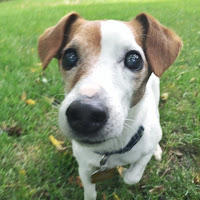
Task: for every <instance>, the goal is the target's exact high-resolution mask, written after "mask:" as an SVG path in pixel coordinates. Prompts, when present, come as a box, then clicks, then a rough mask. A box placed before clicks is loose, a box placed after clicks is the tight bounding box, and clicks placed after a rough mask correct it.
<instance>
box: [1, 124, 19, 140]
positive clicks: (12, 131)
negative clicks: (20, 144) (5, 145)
mask: <svg viewBox="0 0 200 200" xmlns="http://www.w3.org/2000/svg"><path fill="white" fill-rule="evenodd" d="M3 130H4V131H5V132H7V133H8V135H9V136H18V137H19V136H21V135H22V128H21V127H20V126H12V127H10V128H5V129H3Z"/></svg>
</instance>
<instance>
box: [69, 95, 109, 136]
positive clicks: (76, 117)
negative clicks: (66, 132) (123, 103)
mask: <svg viewBox="0 0 200 200" xmlns="http://www.w3.org/2000/svg"><path fill="white" fill-rule="evenodd" d="M66 115H67V119H68V122H69V125H70V126H71V128H72V129H73V130H75V131H76V132H77V133H79V134H86V135H88V134H89V135H91V134H92V133H95V132H97V131H98V130H100V129H101V128H102V127H103V126H104V125H105V123H106V122H107V120H108V109H107V107H106V106H105V105H104V104H103V103H102V102H101V100H99V99H93V98H88V97H84V98H81V99H79V100H76V101H74V102H72V103H71V104H70V106H69V107H68V109H67V111H66Z"/></svg>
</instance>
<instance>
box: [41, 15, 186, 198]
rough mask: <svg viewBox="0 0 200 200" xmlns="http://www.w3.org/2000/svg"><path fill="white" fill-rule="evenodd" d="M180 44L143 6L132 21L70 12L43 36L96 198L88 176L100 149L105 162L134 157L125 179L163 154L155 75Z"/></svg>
mask: <svg viewBox="0 0 200 200" xmlns="http://www.w3.org/2000/svg"><path fill="white" fill-rule="evenodd" d="M181 46H182V43H181V40H180V39H179V38H178V36H176V34H175V33H173V32H172V31H170V30H168V29H167V28H165V27H163V26H162V25H161V24H160V23H159V22H157V21H156V20H155V19H154V18H153V17H151V16H149V15H146V14H140V15H138V16H137V17H136V18H135V19H133V20H132V21H131V22H119V21H113V20H108V21H94V22H89V21H86V20H84V19H83V18H81V17H80V16H79V15H78V14H76V13H71V14H69V15H67V16H65V17H64V18H63V19H62V20H61V21H60V22H59V23H58V24H57V25H56V26H54V27H51V28H50V29H48V30H47V31H46V32H45V33H44V34H43V35H42V36H41V37H40V40H39V48H38V49H39V55H40V58H41V60H42V63H43V66H44V68H45V67H46V66H47V65H48V63H49V62H50V60H51V59H52V58H53V57H56V58H58V60H59V65H60V70H61V72H62V74H63V77H64V80H65V83H66V89H65V91H66V97H65V99H64V101H63V102H62V105H61V108H60V112H59V123H60V127H61V130H62V132H63V133H64V134H65V135H67V136H68V137H69V138H71V139H72V145H73V153H74V156H75V157H76V159H77V161H78V164H79V174H80V177H81V180H82V182H83V185H84V196H85V199H86V200H89V199H96V191H95V184H93V183H91V176H92V174H93V173H94V172H95V171H96V170H97V169H98V168H99V167H102V165H101V166H100V161H101V160H102V155H106V160H105V161H104V163H103V167H104V168H107V169H110V168H113V167H117V166H124V165H126V164H131V165H130V168H129V169H128V170H124V172H123V178H124V181H125V182H126V183H127V184H135V183H137V182H138V181H139V180H140V179H141V177H142V175H143V172H144V169H145V167H146V165H147V163H148V162H149V160H150V159H151V157H152V155H153V154H154V155H155V156H156V158H157V159H161V154H162V150H161V148H160V146H159V141H160V139H161V137H162V130H161V127H160V122H159V111H158V104H159V96H160V94H159V93H160V92H159V78H158V77H157V76H161V75H162V73H163V72H164V71H165V70H166V69H167V68H168V67H169V66H170V65H171V64H172V63H173V62H174V60H175V59H176V57H177V55H178V52H179V50H180V48H181ZM152 72H153V73H154V74H156V75H157V76H155V75H154V74H153V73H152ZM140 132H143V134H141V133H140Z"/></svg>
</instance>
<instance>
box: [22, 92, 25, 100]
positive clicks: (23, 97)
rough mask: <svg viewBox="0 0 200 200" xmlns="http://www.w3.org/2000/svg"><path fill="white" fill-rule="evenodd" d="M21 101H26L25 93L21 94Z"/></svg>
mask: <svg viewBox="0 0 200 200" xmlns="http://www.w3.org/2000/svg"><path fill="white" fill-rule="evenodd" d="M21 100H22V101H25V100H26V93H25V92H23V93H22V96H21Z"/></svg>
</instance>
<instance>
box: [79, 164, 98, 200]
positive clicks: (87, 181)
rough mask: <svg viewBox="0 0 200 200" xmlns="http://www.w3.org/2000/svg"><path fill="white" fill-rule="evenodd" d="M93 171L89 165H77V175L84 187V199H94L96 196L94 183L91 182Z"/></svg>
mask: <svg viewBox="0 0 200 200" xmlns="http://www.w3.org/2000/svg"><path fill="white" fill-rule="evenodd" d="M93 172H94V170H93V168H91V167H89V166H81V165H80V166H79V175H80V178H81V181H82V183H83V187H84V200H96V197H97V192H96V188H95V184H92V183H91V176H92V173H93Z"/></svg>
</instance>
